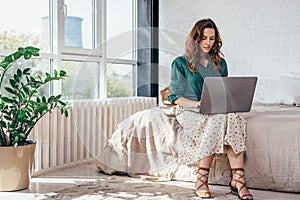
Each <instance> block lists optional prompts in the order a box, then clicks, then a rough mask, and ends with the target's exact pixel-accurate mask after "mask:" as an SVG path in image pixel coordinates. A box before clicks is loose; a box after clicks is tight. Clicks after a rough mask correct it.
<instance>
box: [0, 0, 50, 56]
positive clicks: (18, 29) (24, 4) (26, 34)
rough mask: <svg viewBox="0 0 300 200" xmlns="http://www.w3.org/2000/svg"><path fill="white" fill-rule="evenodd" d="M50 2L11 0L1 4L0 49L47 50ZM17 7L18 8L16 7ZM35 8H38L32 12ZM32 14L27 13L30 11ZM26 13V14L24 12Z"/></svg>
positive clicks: (46, 0)
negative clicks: (28, 47)
mask: <svg viewBox="0 0 300 200" xmlns="http://www.w3.org/2000/svg"><path fill="white" fill-rule="evenodd" d="M48 1H49V0H26V1H20V0H10V1H5V2H2V3H1V8H2V9H1V12H0V24H1V30H0V49H1V50H16V48H18V47H19V46H27V45H32V46H38V47H40V48H41V49H42V50H43V51H45V52H49V49H48V48H47V42H48V41H47V38H46V37H45V35H46V29H45V27H47V25H48V24H46V23H47V22H46V21H45V20H44V19H45V17H46V16H48V13H49V3H48ZM16 5H17V6H16ZM33 8H37V9H35V10H34V12H32V9H33ZM29 10H30V12H26V11H29ZM24 11H25V12H24Z"/></svg>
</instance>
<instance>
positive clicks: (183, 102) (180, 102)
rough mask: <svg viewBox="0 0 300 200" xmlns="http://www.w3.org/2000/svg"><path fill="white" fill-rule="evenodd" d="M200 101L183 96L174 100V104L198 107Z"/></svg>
mask: <svg viewBox="0 0 300 200" xmlns="http://www.w3.org/2000/svg"><path fill="white" fill-rule="evenodd" d="M200 102H201V101H193V100H189V99H187V98H185V97H180V98H178V99H176V100H175V101H174V103H175V104H177V105H179V106H182V107H186V108H199V107H200Z"/></svg>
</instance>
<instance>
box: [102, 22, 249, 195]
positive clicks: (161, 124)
mask: <svg viewBox="0 0 300 200" xmlns="http://www.w3.org/2000/svg"><path fill="white" fill-rule="evenodd" d="M221 47H222V41H221V38H220V34H219V31H218V29H217V27H216V25H215V23H214V22H213V21H212V20H211V19H202V20H199V21H198V22H196V24H195V25H194V27H193V28H192V30H191V32H190V34H189V36H188V38H187V40H186V48H185V53H184V55H183V56H179V57H177V58H176V59H175V60H174V61H173V62H172V71H171V84H170V90H171V93H170V95H169V96H168V100H169V101H170V102H171V103H172V104H177V105H179V106H175V107H172V108H168V109H161V108H157V107H156V108H153V109H148V110H143V111H140V112H137V113H135V114H133V115H132V116H130V117H129V118H128V119H126V120H124V121H122V122H121V123H119V124H118V127H117V129H116V131H115V132H114V133H113V135H112V137H111V138H110V139H109V141H108V143H107V144H106V146H105V147H104V149H103V150H102V151H101V154H100V155H99V157H97V161H98V162H97V165H98V168H99V169H100V171H103V172H105V173H108V174H113V173H116V172H117V173H127V174H128V175H131V176H135V175H151V176H156V177H159V179H164V180H171V179H172V176H173V175H174V174H175V173H176V171H177V169H178V167H179V165H181V164H183V165H190V166H195V164H196V166H197V165H198V166H199V168H198V169H197V170H196V171H195V174H197V181H196V194H197V196H199V197H202V198H210V197H211V193H210V191H209V187H208V184H207V182H208V173H209V168H210V165H211V163H212V160H213V158H214V155H215V154H217V153H227V156H228V158H229V161H230V166H231V172H232V179H231V182H230V187H231V189H232V191H234V192H236V194H237V195H238V197H239V198H240V199H248V200H249V199H253V196H252V195H251V194H250V193H249V191H248V189H247V188H246V186H245V183H246V181H245V178H244V153H243V152H244V151H245V150H246V146H245V140H246V123H245V119H244V118H243V117H241V116H239V115H237V114H234V113H229V114H215V115H201V114H200V113H196V112H192V111H188V110H184V109H180V107H191V108H197V107H199V104H200V101H201V99H200V98H201V93H202V86H203V81H204V78H205V77H208V76H227V75H228V71H227V64H226V62H225V60H224V59H223V58H221V51H220V49H221Z"/></svg>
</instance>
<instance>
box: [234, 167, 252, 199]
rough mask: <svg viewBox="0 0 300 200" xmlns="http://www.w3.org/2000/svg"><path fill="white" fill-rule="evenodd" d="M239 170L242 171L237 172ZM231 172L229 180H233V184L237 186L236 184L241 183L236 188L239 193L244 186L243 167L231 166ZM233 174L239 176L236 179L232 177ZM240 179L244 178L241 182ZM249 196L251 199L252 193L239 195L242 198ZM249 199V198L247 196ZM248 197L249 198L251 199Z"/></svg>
mask: <svg viewBox="0 0 300 200" xmlns="http://www.w3.org/2000/svg"><path fill="white" fill-rule="evenodd" d="M239 171H242V172H243V173H242V174H241V173H238V172H239ZM231 173H232V180H231V181H235V184H234V187H235V188H237V187H236V186H237V184H238V183H240V184H241V187H240V188H239V189H238V190H237V191H238V193H240V191H241V190H242V189H243V188H245V187H246V181H245V170H244V168H232V169H231ZM233 174H237V175H238V176H239V177H238V178H237V179H233ZM240 179H244V181H243V182H242V181H241V180H240ZM249 196H250V197H251V199H253V195H252V194H250V193H247V194H243V195H242V196H241V199H243V198H244V197H249ZM247 199H249V198H247ZM251 199H250V200H251Z"/></svg>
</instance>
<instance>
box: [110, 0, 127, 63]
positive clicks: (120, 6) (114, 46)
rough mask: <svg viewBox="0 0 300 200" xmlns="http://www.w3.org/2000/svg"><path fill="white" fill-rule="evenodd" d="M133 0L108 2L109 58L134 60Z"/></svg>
mask: <svg viewBox="0 0 300 200" xmlns="http://www.w3.org/2000/svg"><path fill="white" fill-rule="evenodd" d="M132 6H133V4H132V0H109V1H107V22H106V23H107V32H106V34H107V57H110V58H120V59H129V60H131V59H133V52H132V51H133V43H132V42H133V40H132V37H133V31H132V29H133V23H132V21H133V19H132V17H133V16H132Z"/></svg>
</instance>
